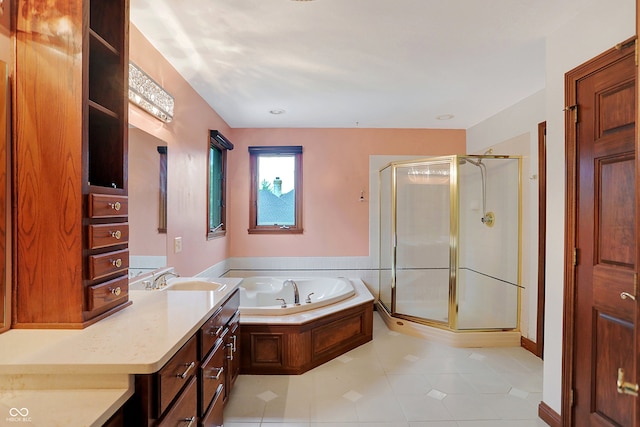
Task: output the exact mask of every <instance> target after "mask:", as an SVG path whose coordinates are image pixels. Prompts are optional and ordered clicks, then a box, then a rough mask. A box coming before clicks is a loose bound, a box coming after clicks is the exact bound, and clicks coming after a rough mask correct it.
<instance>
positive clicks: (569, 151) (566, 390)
mask: <svg viewBox="0 0 640 427" xmlns="http://www.w3.org/2000/svg"><path fill="white" fill-rule="evenodd" d="M635 40H636V36H634V37H631V38H630V39H627V40H625V41H624V42H622V43H619V44H618V45H616V47H613V48H611V49H609V50H607V51H605V52H603V53H602V54H600V55H598V56H596V57H595V58H593V59H591V60H589V61H587V62H586V63H584V64H582V65H579V66H578V67H576V68H574V69H573V70H571V71H569V72H567V73H566V74H565V85H564V90H565V103H566V104H565V105H566V107H565V109H564V111H565V120H564V126H565V170H566V176H565V179H566V187H565V231H564V234H565V236H564V303H563V316H562V320H563V337H562V347H563V350H562V395H561V402H562V406H561V411H562V412H561V420H562V426H563V427H571V426H572V422H573V382H574V381H573V380H574V363H573V359H574V341H575V321H574V319H575V304H576V288H575V287H576V281H575V273H576V265H575V259H574V256H575V255H574V249H575V247H576V237H577V233H576V226H577V218H576V214H577V179H578V176H577V163H576V162H577V161H578V152H577V149H578V147H577V141H576V123H577V117H578V114H579V110H578V106H577V105H576V82H577V81H578V80H580V79H581V78H583V77H586V76H587V75H588V74H589V73H591V72H592V71H593V70H597V69H600V68H601V67H603V66H605V65H606V64H608V63H610V62H612V61H614V60H616V59H618V58H620V57H622V56H624V55H626V54H627V52H628V49H630V48H632V47H633V46H635ZM636 86H638V85H637V84H636ZM636 90H637V89H636ZM637 127H638V126H636V137H635V141H636V152H638V135H637ZM637 167H638V156H637V155H636V182H637V180H638V178H637V177H638V169H637ZM637 200H638V197H637V194H636V205H637V203H638V202H637ZM636 412H640V411H636Z"/></svg>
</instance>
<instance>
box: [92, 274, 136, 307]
mask: <svg viewBox="0 0 640 427" xmlns="http://www.w3.org/2000/svg"><path fill="white" fill-rule="evenodd" d="M87 292H88V304H87V308H88V309H89V311H93V310H96V309H98V308H102V307H104V306H105V305H108V304H111V303H112V302H114V301H119V300H123V301H126V300H127V299H128V298H129V278H128V277H127V276H124V277H119V278H117V279H113V280H109V281H108V282H104V283H100V284H99V285H93V286H89V288H88V290H87Z"/></svg>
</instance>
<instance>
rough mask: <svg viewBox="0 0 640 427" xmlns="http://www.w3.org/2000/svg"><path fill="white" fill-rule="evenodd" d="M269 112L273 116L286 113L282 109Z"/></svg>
mask: <svg viewBox="0 0 640 427" xmlns="http://www.w3.org/2000/svg"><path fill="white" fill-rule="evenodd" d="M269 112H270V113H271V114H275V115H278V114H284V113H285V111H284V110H283V109H282V108H274V109H273V110H269Z"/></svg>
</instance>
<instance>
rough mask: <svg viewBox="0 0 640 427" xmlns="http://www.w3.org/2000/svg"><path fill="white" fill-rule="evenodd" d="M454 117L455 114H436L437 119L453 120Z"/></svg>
mask: <svg viewBox="0 0 640 427" xmlns="http://www.w3.org/2000/svg"><path fill="white" fill-rule="evenodd" d="M454 117H455V116H454V115H453V114H440V115H439V116H436V119H438V120H451V119H453V118H454Z"/></svg>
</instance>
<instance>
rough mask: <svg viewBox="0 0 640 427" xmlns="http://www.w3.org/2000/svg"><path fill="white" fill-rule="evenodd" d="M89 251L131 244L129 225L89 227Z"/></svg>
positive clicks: (114, 224) (117, 224)
mask: <svg viewBox="0 0 640 427" xmlns="http://www.w3.org/2000/svg"><path fill="white" fill-rule="evenodd" d="M88 234H89V249H98V248H106V247H108V246H114V245H125V244H127V243H129V224H128V223H126V222H123V223H113V224H100V225H97V224H96V225H90V226H89V232H88Z"/></svg>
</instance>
